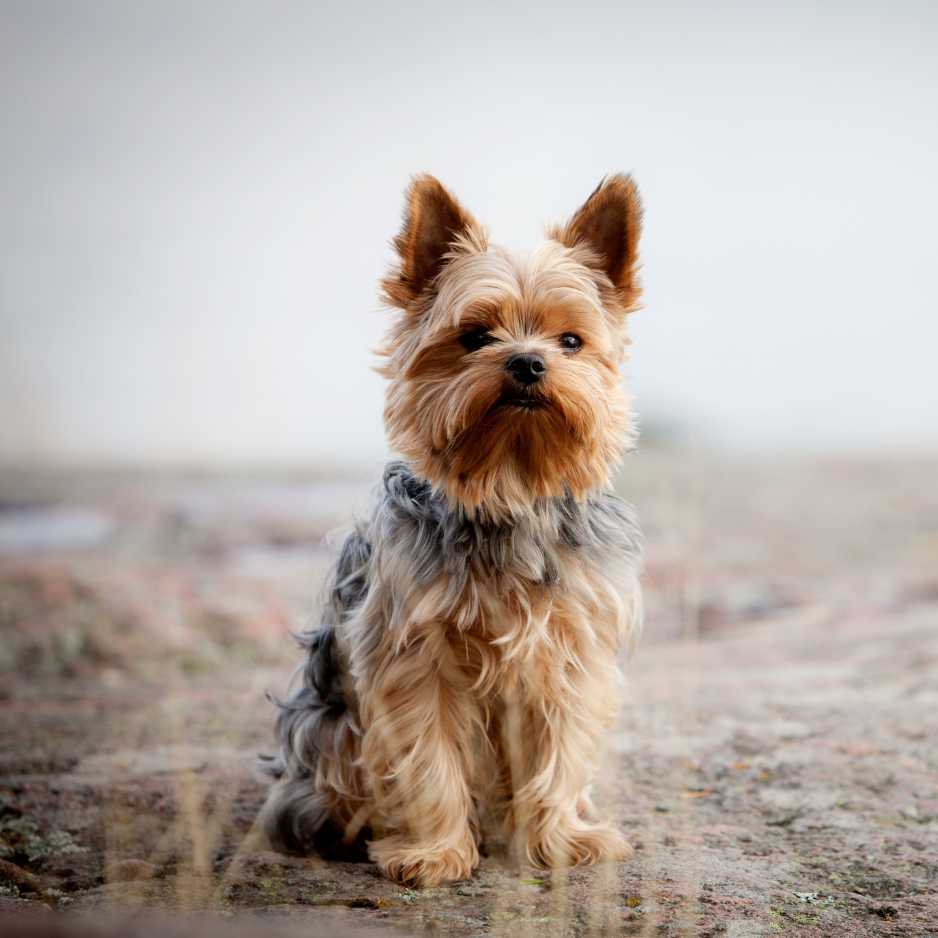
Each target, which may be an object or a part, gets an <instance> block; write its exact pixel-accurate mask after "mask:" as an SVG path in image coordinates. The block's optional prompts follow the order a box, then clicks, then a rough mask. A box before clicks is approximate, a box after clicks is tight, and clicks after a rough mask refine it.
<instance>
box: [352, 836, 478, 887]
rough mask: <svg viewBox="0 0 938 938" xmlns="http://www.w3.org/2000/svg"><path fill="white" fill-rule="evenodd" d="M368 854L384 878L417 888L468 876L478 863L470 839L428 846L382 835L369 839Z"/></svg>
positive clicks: (475, 849) (476, 853) (473, 845)
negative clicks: (452, 844) (445, 844)
mask: <svg viewBox="0 0 938 938" xmlns="http://www.w3.org/2000/svg"><path fill="white" fill-rule="evenodd" d="M368 854H369V856H370V857H371V859H372V860H374V862H375V863H377V864H378V868H379V869H380V870H381V872H382V873H384V875H385V876H387V878H388V879H392V880H394V881H395V882H398V883H402V884H403V885H405V886H415V887H417V888H423V887H425V886H438V885H439V884H440V883H448V882H453V881H454V880H458V879H468V878H469V877H470V876H471V875H472V871H473V870H474V869H475V868H476V866H478V864H479V851H478V848H477V847H476V845H475V842H474V841H472V840H467V841H466V842H464V843H462V844H460V845H458V846H454V847H446V848H443V849H431V848H428V847H425V846H421V845H420V844H419V843H414V842H412V841H408V840H405V839H404V838H402V837H386V838H384V839H383V840H378V841H375V842H373V843H372V844H371V846H370V847H369V849H368Z"/></svg>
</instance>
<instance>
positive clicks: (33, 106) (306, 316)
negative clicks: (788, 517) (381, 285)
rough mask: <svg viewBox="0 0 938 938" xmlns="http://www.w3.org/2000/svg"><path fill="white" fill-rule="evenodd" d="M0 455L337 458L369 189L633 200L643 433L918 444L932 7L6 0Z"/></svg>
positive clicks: (373, 251) (369, 257)
mask: <svg viewBox="0 0 938 938" xmlns="http://www.w3.org/2000/svg"><path fill="white" fill-rule="evenodd" d="M2 9H3V13H2V29H0V43H2V47H0V69H2V72H0V96H2V98H0V100H2V105H0V106H2V110H3V115H4V145H3V148H2V152H0V165H2V173H0V187H2V188H0V191H2V195H3V202H4V205H5V211H4V226H3V228H4V250H3V252H2V257H0V265H2V270H0V291H2V292H0V315H2V317H3V319H2V325H3V342H2V344H0V356H2V358H0V454H2V460H3V462H5V463H7V464H10V463H18V464H22V463H30V462H39V463H49V464H60V465H64V464H74V463H86V464H101V463H114V462H119V463H150V462H160V463H170V464H172V463H177V464H178V463H180V462H183V463H188V464H197V465H216V466H218V465H231V464H245V463H249V464H264V465H271V464H281V465H297V464H299V465H306V464H308V463H309V462H310V461H316V462H326V463H329V464H342V465H345V464H349V463H362V462H366V463H368V464H372V463H375V462H377V461H379V460H380V459H381V457H382V455H383V449H382V446H383V443H382V440H383V435H382V429H381V422H380V414H381V393H382V387H381V381H380V379H379V378H378V377H377V376H375V375H373V374H372V373H370V372H369V365H370V364H371V363H372V356H371V355H370V349H371V348H372V347H373V346H374V345H375V343H376V342H377V341H378V339H379V337H380V335H381V333H382V331H383V329H384V327H385V324H386V322H387V314H386V313H384V312H382V311H381V310H380V309H379V307H378V303H377V298H376V283H377V280H378V278H379V276H380V275H381V273H382V271H383V270H384V268H385V266H386V265H387V263H388V262H389V260H390V250H389V247H388V241H389V239H390V237H391V236H392V235H393V234H394V233H395V232H396V229H397V226H398V223H399V216H400V209H401V192H402V189H403V188H404V186H405V184H406V183H407V180H408V178H409V176H410V175H411V174H412V173H414V172H417V171H429V172H432V173H434V174H436V175H438V176H439V177H440V178H441V179H442V180H443V181H444V182H445V183H446V184H448V185H449V186H450V187H451V188H453V189H454V191H455V192H456V193H457V195H458V196H459V197H460V198H461V199H462V200H463V202H464V203H465V204H466V206H467V207H468V208H469V209H470V210H471V211H472V212H473V213H474V214H475V215H476V216H477V217H478V218H479V219H481V220H482V221H484V222H485V223H486V224H487V225H489V226H490V227H491V229H492V232H493V236H494V238H495V239H496V240H499V241H502V242H503V243H506V244H508V245H511V246H516V247H519V248H526V247H528V248H529V247H532V246H533V245H534V244H536V242H537V240H538V239H539V238H540V236H541V232H542V228H543V224H544V223H545V222H549V221H556V220H558V219H562V218H565V217H566V216H567V215H568V214H570V213H571V212H572V211H573V210H574V209H575V208H576V207H577V206H578V205H579V204H580V203H581V202H582V200H583V199H584V198H585V196H586V195H587V194H588V193H589V192H590V191H591V189H592V188H593V186H594V185H595V183H596V182H597V181H598V180H599V178H600V177H601V176H602V175H603V174H604V173H607V172H610V171H618V170H622V171H630V172H632V173H634V174H635V176H636V178H637V179H638V181H639V183H640V185H641V187H642V190H643V193H644V198H645V203H646V210H647V225H646V231H645V237H644V244H643V255H644V280H645V284H646V307H647V308H646V310H645V311H644V312H642V313H641V314H639V315H637V316H636V317H635V319H634V332H635V342H636V345H635V354H634V364H633V365H632V368H631V371H632V374H633V381H634V386H635V389H636V393H637V395H638V404H639V409H640V411H641V413H642V414H643V415H644V418H645V420H646V423H647V425H648V427H649V429H650V430H652V429H654V428H655V427H656V425H660V426H661V427H662V428H667V429H668V430H669V431H670V432H680V433H683V434H685V435H689V436H690V437H692V438H695V439H697V438H699V439H701V440H705V441H707V442H708V443H710V442H712V443H715V444H721V445H728V446H732V447H744V448H746V449H758V450H763V451H765V450H771V451H773V452H777V451H781V450H792V449H805V448H809V449H812V450H835V449H843V448H851V449H862V450H866V451H870V450H877V449H886V448H895V447H900V448H902V449H911V448H933V447H935V445H936V443H938V420H936V419H935V418H936V413H938V381H936V380H935V378H934V375H933V361H934V348H935V345H936V343H938V316H936V315H935V313H936V309H935V289H934V259H935V247H936V245H935V229H934V219H935V217H936V214H938V175H936V173H935V172H934V167H933V163H934V157H935V153H936V152H938V122H936V121H935V101H936V88H938V56H936V55H935V49H936V38H935V37H936V28H938V27H936V22H938V11H936V8H935V5H934V4H932V3H929V2H918V3H916V2H909V3H903V4H891V5H888V6H887V5H883V4H881V3H867V2H850V3H839V2H831V3H823V4H819V3H789V4H783V5H782V4H770V5H766V4H758V5H753V4H745V3H738V4H725V3H717V4H707V5H701V4H696V3H687V4H674V3H656V4H654V5H636V4H628V3H621V4H615V3H586V4H576V5H574V6H570V5H568V4H561V3H551V2H545V3H542V4H537V5H533V4H530V3H516V2H511V0H508V2H498V3H494V2H492V3H490V2H485V0H483V2H478V3H473V4H463V5H455V4H454V5H450V6H441V5H440V4H438V3H426V4H421V3H399V4H393V5H385V4H367V3H361V2H357V0H353V2H349V3H343V4H340V5H328V4H322V3H305V4H304V3H297V4H284V3H274V4H242V3H216V2H210V0H206V2H201V3H196V4H192V3H160V4H142V3H132V4H127V3H119V2H113V3H112V2H95V3H50V2H32V0H30V2H15V0H14V2H9V0H8V2H5V3H4V4H3V7H2Z"/></svg>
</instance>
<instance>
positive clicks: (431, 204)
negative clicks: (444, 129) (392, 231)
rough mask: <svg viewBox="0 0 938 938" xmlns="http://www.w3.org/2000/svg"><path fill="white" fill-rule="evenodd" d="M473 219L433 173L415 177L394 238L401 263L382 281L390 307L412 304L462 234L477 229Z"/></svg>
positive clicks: (438, 269) (441, 265) (441, 266)
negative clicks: (398, 230) (397, 232)
mask: <svg viewBox="0 0 938 938" xmlns="http://www.w3.org/2000/svg"><path fill="white" fill-rule="evenodd" d="M479 230H480V229H479V226H478V224H477V222H476V221H475V219H474V218H473V217H472V216H471V215H470V214H469V213H468V212H467V211H466V210H465V209H464V208H463V207H462V206H461V205H460V204H459V202H458V201H457V200H456V198H455V197H454V196H453V195H452V194H451V193H450V192H449V191H448V190H447V189H446V188H445V187H444V186H443V185H442V183H440V181H439V180H438V179H436V178H434V177H433V176H430V175H427V174H423V175H420V176H415V177H414V179H413V180H412V181H411V184H410V186H409V187H408V189H407V193H406V195H405V202H404V223H403V226H402V227H401V230H400V233H399V234H398V235H397V237H396V238H395V239H394V242H393V243H394V247H395V249H396V251H397V253H398V255H399V256H400V266H399V267H397V268H395V269H393V270H391V271H390V272H389V274H388V276H387V277H386V278H385V279H384V280H383V281H382V287H383V288H384V299H385V301H386V302H387V303H389V304H390V305H391V306H397V307H400V308H402V309H406V308H409V307H411V306H412V305H413V304H414V302H415V301H417V300H418V299H419V298H420V297H421V296H422V295H424V294H425V293H426V292H427V290H428V288H429V287H430V286H431V285H432V283H433V281H434V279H435V278H436V276H437V274H439V272H440V270H442V268H443V266H444V264H445V262H446V255H447V254H448V253H449V252H450V251H451V249H452V247H453V244H454V242H456V241H457V240H458V239H459V238H460V237H461V236H465V235H469V234H471V233H473V232H475V233H478V232H479Z"/></svg>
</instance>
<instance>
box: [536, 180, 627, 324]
mask: <svg viewBox="0 0 938 938" xmlns="http://www.w3.org/2000/svg"><path fill="white" fill-rule="evenodd" d="M641 229H642V202H641V198H640V197H639V194H638V187H637V186H636V185H635V181H634V180H633V179H632V177H631V176H624V175H622V174H621V173H619V174H616V175H615V176H607V177H606V178H605V179H603V181H602V182H601V183H600V184H599V185H598V186H597V187H596V188H595V189H594V190H593V194H592V195H591V196H590V197H589V198H588V199H587V200H586V201H585V202H584V203H583V205H582V206H581V207H580V208H579V209H578V210H577V212H576V214H575V215H574V216H573V218H571V219H570V221H568V222H567V224H566V225H564V226H563V228H560V229H559V230H555V231H554V232H553V233H552V234H553V236H554V237H555V238H556V239H557V240H558V241H560V242H561V243H562V244H565V245H567V247H574V246H575V245H578V244H579V245H584V246H586V247H588V248H589V249H590V250H591V251H592V252H593V254H595V256H596V259H597V262H598V263H597V266H598V267H599V269H600V270H602V272H603V273H604V274H605V275H606V276H607V277H608V278H609V279H610V280H611V281H612V285H613V287H615V289H616V292H617V293H618V295H619V299H620V300H621V302H622V303H623V304H624V305H625V307H626V309H628V308H629V307H631V306H632V305H633V304H634V303H635V301H636V300H637V299H638V295H639V292H640V291H639V286H638V279H637V265H638V239H639V236H640V234H641Z"/></svg>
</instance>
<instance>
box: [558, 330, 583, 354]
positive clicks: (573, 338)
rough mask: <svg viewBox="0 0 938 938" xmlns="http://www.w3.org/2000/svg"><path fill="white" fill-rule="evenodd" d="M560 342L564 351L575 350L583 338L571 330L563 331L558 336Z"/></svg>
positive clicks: (578, 348)
mask: <svg viewBox="0 0 938 938" xmlns="http://www.w3.org/2000/svg"><path fill="white" fill-rule="evenodd" d="M560 344H561V345H562V346H563V350H564V351H565V352H577V351H579V350H580V348H582V346H583V340H582V339H581V338H580V337H579V336H578V335H574V334H573V333H572V332H565V333H564V334H563V335H562V336H561V337H560Z"/></svg>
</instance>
